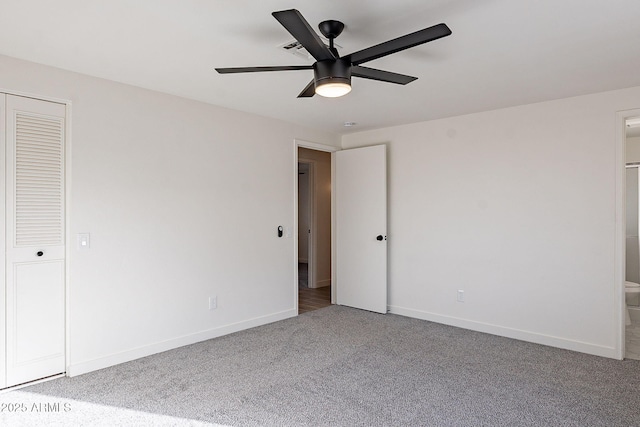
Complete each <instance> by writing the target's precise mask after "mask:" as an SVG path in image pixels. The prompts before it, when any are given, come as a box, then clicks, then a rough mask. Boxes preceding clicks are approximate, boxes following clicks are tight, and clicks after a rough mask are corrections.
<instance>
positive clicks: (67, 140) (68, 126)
mask: <svg viewBox="0 0 640 427" xmlns="http://www.w3.org/2000/svg"><path fill="white" fill-rule="evenodd" d="M0 93H3V94H5V95H14V96H21V97H24V98H33V99H37V100H40V101H47V102H55V103H57V104H62V105H64V106H65V118H64V127H65V135H64V186H65V190H64V197H65V201H64V203H65V206H64V209H65V212H64V215H65V219H64V222H65V251H64V257H65V259H64V282H65V283H64V295H65V296H64V298H65V301H64V341H65V348H64V365H65V373H64V374H61V375H55V376H53V377H49V378H46V379H35V380H34V381H31V382H28V383H26V384H19V385H17V386H15V387H11V388H8V389H7V390H14V389H19V388H22V387H27V386H30V385H33V384H36V383H38V382H42V381H48V380H52V379H55V378H59V377H61V376H68V372H69V364H70V360H71V357H70V354H71V337H70V333H69V332H70V327H69V326H70V319H71V316H70V307H71V302H70V298H69V293H70V292H69V289H70V280H69V264H70V256H71V242H72V241H73V240H72V239H71V221H70V218H71V140H72V135H71V134H72V122H71V110H72V101H71V100H69V99H61V98H55V97H52V96H44V95H38V94H33V93H29V92H24V91H17V90H12V89H5V88H3V87H0ZM3 131H4V128H3ZM5 144H6V142H5ZM1 151H3V153H2V155H1V156H0V157H1V158H2V159H3V160H4V161H6V158H5V153H4V152H5V151H6V149H4V150H1ZM1 175H3V176H2V179H1V180H0V183H1V185H2V195H4V191H5V190H4V186H5V184H6V182H5V177H4V173H2V174H1ZM2 200H3V202H2V203H3V206H4V197H3V199H2ZM4 216H5V215H4V214H2V217H3V218H4ZM3 228H4V227H3ZM1 235H2V237H3V240H2V241H3V243H5V242H6V237H7V236H6V233H5V231H4V230H3V231H2V234H1ZM5 244H6V243H5ZM5 260H6V251H5V249H4V248H3V249H2V263H3V264H5V263H6V261H5ZM4 268H5V267H4V266H3V267H2V272H3V273H4ZM3 277H4V274H3ZM4 286H6V284H5V285H4ZM2 289H3V290H5V288H4V287H3V288H2ZM3 301H4V300H3ZM5 303H6V302H5ZM2 369H4V367H2Z"/></svg>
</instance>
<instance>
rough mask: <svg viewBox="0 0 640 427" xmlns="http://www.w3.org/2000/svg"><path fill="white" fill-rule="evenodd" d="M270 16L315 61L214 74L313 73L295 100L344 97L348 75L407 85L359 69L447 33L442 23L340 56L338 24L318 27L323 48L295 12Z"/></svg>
mask: <svg viewBox="0 0 640 427" xmlns="http://www.w3.org/2000/svg"><path fill="white" fill-rule="evenodd" d="M272 15H273V17H274V18H276V19H277V20H278V21H279V22H280V24H282V26H283V27H284V28H285V29H286V30H287V31H289V33H291V35H292V36H293V37H295V39H296V40H298V42H299V43H300V44H301V45H302V46H303V47H304V48H305V49H306V50H307V52H309V53H310V54H311V56H313V57H314V58H315V59H316V62H315V63H314V64H313V65H290V66H273V67H234V68H216V71H217V72H218V73H220V74H230V73H256V72H263V71H290V70H313V73H314V78H313V80H311V82H310V83H309V84H308V85H307V86H306V87H305V88H304V89H303V90H302V92H300V94H299V95H298V98H309V97H312V96H313V95H315V94H316V93H317V94H318V95H321V96H326V97H332V98H335V97H338V96H342V95H346V94H347V93H349V92H350V91H351V77H352V76H354V77H362V78H365V79H371V80H379V81H383V82H389V83H396V84H401V85H406V84H407V83H411V82H412V81H414V80H416V79H417V77H412V76H407V75H404V74H398V73H392V72H389V71H383V70H378V69H376V68H368V67H363V66H361V65H360V64H364V63H365V62H368V61H373V60H374V59H378V58H382V57H383V56H386V55H390V54H392V53H396V52H400V51H401V50H405V49H409V48H410V47H414V46H418V45H421V44H423V43H427V42H430V41H433V40H437V39H439V38H442V37H446V36H448V35H450V34H451V30H450V29H449V27H447V25H446V24H438V25H434V26H433V27H429V28H425V29H423V30H420V31H416V32H415V33H411V34H407V35H405V36H402V37H398V38H396V39H393V40H389V41H386V42H384V43H380V44H377V45H375V46H371V47H369V48H366V49H362V50H359V51H357V52H354V53H351V54H349V55H346V56H342V57H341V56H340V54H339V53H338V50H337V49H336V48H335V47H334V44H333V40H334V39H335V38H336V37H338V36H339V35H340V33H342V30H343V29H344V24H343V23H342V22H340V21H334V20H329V21H323V22H321V23H320V24H319V25H318V28H319V29H320V32H321V33H322V35H324V36H325V37H326V38H328V39H329V46H328V47H327V45H325V44H324V43H323V41H322V40H321V39H320V37H319V36H318V34H316V32H315V31H313V29H312V28H311V26H310V25H309V23H308V22H307V21H306V20H305V19H304V17H303V16H302V14H300V12H298V11H297V10H295V9H290V10H282V11H279V12H273V13H272Z"/></svg>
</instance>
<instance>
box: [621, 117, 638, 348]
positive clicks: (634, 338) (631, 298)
mask: <svg viewBox="0 0 640 427" xmlns="http://www.w3.org/2000/svg"><path fill="white" fill-rule="evenodd" d="M625 166H626V168H625V173H626V176H625V230H626V231H625V248H624V251H625V257H624V258H625V271H624V283H625V286H624V288H625V296H624V299H625V304H624V305H625V307H624V308H623V309H624V310H625V311H626V313H625V335H624V340H625V346H624V348H625V354H624V357H625V358H626V359H635V360H640V240H639V238H638V236H639V235H640V232H639V229H640V168H639V167H640V117H632V118H626V119H625Z"/></svg>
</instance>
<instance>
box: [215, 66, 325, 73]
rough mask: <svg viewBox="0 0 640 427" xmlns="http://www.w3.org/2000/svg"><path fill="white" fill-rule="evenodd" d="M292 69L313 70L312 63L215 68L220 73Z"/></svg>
mask: <svg viewBox="0 0 640 427" xmlns="http://www.w3.org/2000/svg"><path fill="white" fill-rule="evenodd" d="M294 70H313V65H283V66H275V67H232V68H216V71H217V72H218V73H220V74H232V73H259V72H262V71H294Z"/></svg>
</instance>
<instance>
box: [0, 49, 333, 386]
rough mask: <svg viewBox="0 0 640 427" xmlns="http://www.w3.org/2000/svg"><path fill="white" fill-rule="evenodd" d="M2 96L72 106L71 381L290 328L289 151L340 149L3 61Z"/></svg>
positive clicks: (286, 129)
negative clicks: (85, 244)
mask: <svg viewBox="0 0 640 427" xmlns="http://www.w3.org/2000/svg"><path fill="white" fill-rule="evenodd" d="M0 85H1V86H2V87H1V89H5V90H10V91H20V92H27V93H31V94H35V95H41V96H47V97H55V98H61V99H66V100H71V101H72V129H71V131H72V163H71V167H70V170H69V172H70V189H71V190H70V191H71V192H70V196H71V209H70V212H69V214H70V219H71V227H70V228H71V229H70V237H71V240H70V242H69V243H70V244H71V245H72V250H71V254H70V259H69V266H70V270H69V271H70V275H69V286H70V287H69V307H70V312H69V345H70V354H69V357H70V369H69V371H70V372H71V374H79V373H82V372H86V371H89V370H93V369H98V368H101V367H104V366H108V365H110V364H114V363H119V362H122V361H125V360H130V359H132V358H135V357H140V356H144V355H147V354H150V353H153V352H155V351H161V350H164V349H167V348H173V347H176V346H179V345H183V344H187V343H191V342H194V341H197V340H201V339H206V338H209V337H213V336H217V335H220V334H223V333H227V332H231V331H235V330H238V329H242V328H246V327H249V326H252V325H257V324H261V323H266V322H269V321H273V320H277V319H281V318H285V317H289V316H293V315H295V309H294V307H295V297H296V289H297V284H295V283H294V274H295V268H296V266H295V264H294V260H295V256H294V242H293V239H292V238H282V239H279V238H277V230H276V228H277V226H278V225H284V226H287V227H292V226H293V224H294V217H293V215H294V212H295V209H294V199H293V196H294V191H293V190H294V183H293V182H292V180H291V177H292V176H294V173H295V172H294V170H292V165H293V163H294V157H293V156H294V139H295V138H301V139H304V140H307V141H314V142H318V143H322V144H330V145H337V144H338V143H339V141H338V138H337V137H335V136H333V135H330V134H324V133H320V132H315V131H311V130H308V129H304V128H301V127H298V126H295V125H292V124H289V123H285V122H279V121H275V120H271V119H266V118H261V117H258V116H255V115H250V114H245V113H240V112H236V111H231V110H227V109H223V108H218V107H214V106H211V105H207V104H203V103H198V102H195V101H190V100H186V99H181V98H178V97H174V96H170V95H166V94H161V93H157V92H152V91H148V90H143V89H139V88H135V87H131V86H127V85H123V84H119V83H114V82H110V81H106V80H101V79H97V78H92V77H88V76H83V75H79V74H75V73H71V72H67V71H63V70H59V69H55V68H50V67H46V66H41V65H37V64H33V63H29V62H24V61H20V60H17V59H13V58H8V57H4V56H0ZM203 90H206V88H203ZM81 232H89V233H91V249H90V250H88V251H85V252H80V251H77V250H76V248H75V236H76V234H77V233H81ZM214 294H215V295H217V297H218V309H217V310H216V311H209V310H208V297H209V296H210V295H214Z"/></svg>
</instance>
